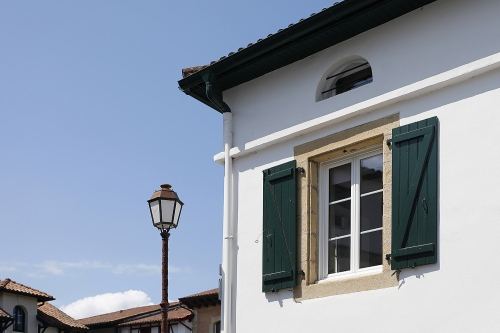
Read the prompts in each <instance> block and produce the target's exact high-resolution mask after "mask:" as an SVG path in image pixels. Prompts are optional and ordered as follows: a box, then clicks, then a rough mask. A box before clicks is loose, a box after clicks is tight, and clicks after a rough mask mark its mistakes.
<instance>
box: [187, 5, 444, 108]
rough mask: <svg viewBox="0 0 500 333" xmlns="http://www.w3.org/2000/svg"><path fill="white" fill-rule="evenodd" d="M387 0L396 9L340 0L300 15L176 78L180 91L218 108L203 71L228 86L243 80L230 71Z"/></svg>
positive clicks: (296, 42)
mask: <svg viewBox="0 0 500 333" xmlns="http://www.w3.org/2000/svg"><path fill="white" fill-rule="evenodd" d="M404 1H408V0H404ZM434 1H436V0H420V1H418V0H410V2H411V3H412V4H413V6H416V7H414V8H413V7H410V8H411V9H410V10H404V13H408V12H410V11H412V10H414V9H416V8H418V7H420V6H423V5H426V4H429V3H431V2H434ZM388 3H393V4H394V5H395V6H398V7H399V9H401V7H400V6H399V5H398V1H397V0H344V1H343V2H340V3H337V4H335V5H333V6H332V7H330V8H328V9H326V10H324V11H321V12H319V13H317V14H315V15H313V16H311V17H309V18H307V19H304V20H303V21H302V22H298V23H296V24H294V25H292V26H290V27H288V28H286V29H283V30H282V31H280V32H278V33H276V34H274V35H272V36H269V37H267V38H265V39H263V40H262V41H260V42H257V43H256V44H253V45H251V46H249V47H247V48H245V49H243V50H241V51H239V52H236V53H234V54H233V55H231V56H228V57H226V58H224V59H222V60H219V61H217V62H216V63H214V64H212V65H209V66H207V67H206V68H204V69H202V70H200V71H198V72H196V73H194V74H192V75H190V76H188V77H186V78H183V79H181V80H179V81H178V84H179V89H180V90H181V91H183V92H184V93H186V94H187V95H190V96H192V97H193V98H195V99H197V100H199V101H200V102H202V103H204V104H206V105H208V106H210V107H211V108H213V109H215V110H217V111H219V110H218V108H217V107H216V106H214V105H213V104H212V103H211V102H210V101H209V100H208V99H207V97H206V96H205V95H204V90H205V89H204V86H205V82H204V80H203V76H204V75H206V74H207V73H209V72H211V73H214V74H215V75H216V77H217V81H216V82H219V83H224V84H223V85H224V86H227V87H229V88H232V87H234V86H237V85H239V84H242V83H244V82H226V81H225V80H224V77H226V76H228V75H229V74H234V73H238V72H239V71H244V70H247V69H248V67H249V66H252V65H253V64H256V63H257V62H258V61H260V60H263V59H265V58H267V57H271V56H272V55H273V54H276V53H278V52H280V51H283V50H286V49H287V48H288V47H291V46H293V45H296V44H300V43H302V42H306V41H307V40H308V39H310V38H313V37H314V36H316V35H317V34H319V33H322V32H324V31H325V30H327V29H329V28H331V27H333V26H337V25H342V24H343V23H344V22H346V21H347V20H349V19H350V18H353V17H355V16H357V15H370V14H373V15H376V14H375V9H376V8H377V7H379V6H381V5H384V4H388ZM372 12H373V13H372ZM392 19H393V18H391V19H389V20H384V21H383V22H382V23H380V24H383V23H386V22H388V21H390V20H392ZM371 28H373V27H371ZM371 28H369V29H363V30H362V31H360V32H357V33H353V36H354V35H357V34H359V33H362V32H364V31H367V30H370V29H371ZM351 37H352V36H351ZM351 37H349V38H351ZM349 38H347V39H349ZM333 45H335V44H334V43H332V44H331V45H330V46H333ZM330 46H327V47H330ZM325 48H326V47H325ZM316 52H318V51H316ZM309 55H311V54H307V55H306V56H305V57H307V56H309ZM303 58H304V57H303ZM294 61H297V60H294ZM294 61H283V63H282V66H281V67H283V66H286V65H289V64H291V63H293V62H294ZM250 69H251V68H250ZM275 69H277V68H275ZM275 69H273V70H275ZM271 71H272V70H271ZM269 72H270V71H269ZM266 73H267V72H266ZM266 73H264V74H266ZM264 74H261V75H264ZM257 77H258V76H256V77H254V78H252V79H255V78H257ZM252 79H251V80H252ZM247 81H248V80H247ZM247 81H245V82H247ZM229 88H226V89H229ZM219 112H220V111H219Z"/></svg>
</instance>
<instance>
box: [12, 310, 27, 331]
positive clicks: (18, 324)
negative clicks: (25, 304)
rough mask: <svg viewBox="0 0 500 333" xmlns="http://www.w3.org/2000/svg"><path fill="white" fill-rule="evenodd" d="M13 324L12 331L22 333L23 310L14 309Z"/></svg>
mask: <svg viewBox="0 0 500 333" xmlns="http://www.w3.org/2000/svg"><path fill="white" fill-rule="evenodd" d="M13 312H14V315H13V317H14V323H13V325H12V330H14V331H16V332H24V323H25V315H24V310H23V309H22V308H21V307H20V306H16V307H14V311H13Z"/></svg>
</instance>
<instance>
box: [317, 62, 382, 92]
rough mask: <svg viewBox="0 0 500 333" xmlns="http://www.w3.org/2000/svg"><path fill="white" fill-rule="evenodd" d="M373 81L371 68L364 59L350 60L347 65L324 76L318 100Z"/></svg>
mask: <svg viewBox="0 0 500 333" xmlns="http://www.w3.org/2000/svg"><path fill="white" fill-rule="evenodd" d="M372 81H373V75H372V68H371V66H370V64H369V63H368V62H367V61H365V60H361V61H359V60H358V61H352V62H350V63H348V64H347V65H344V66H341V67H340V68H337V70H335V71H334V72H333V73H332V74H331V75H328V76H327V77H326V84H325V85H324V87H326V88H325V89H324V90H323V91H322V92H321V98H320V100H324V99H327V98H330V97H332V96H335V95H340V94H342V93H345V92H346V91H349V90H353V89H356V88H359V87H361V86H364V85H366V84H368V83H371V82H372Z"/></svg>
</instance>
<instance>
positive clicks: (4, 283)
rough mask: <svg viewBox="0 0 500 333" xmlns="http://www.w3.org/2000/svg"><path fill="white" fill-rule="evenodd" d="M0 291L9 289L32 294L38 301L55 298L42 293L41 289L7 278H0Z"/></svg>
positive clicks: (28, 294)
mask: <svg viewBox="0 0 500 333" xmlns="http://www.w3.org/2000/svg"><path fill="white" fill-rule="evenodd" d="M0 291H7V292H9V291H10V292H13V293H17V294H22V295H27V296H34V297H36V298H37V299H38V301H53V300H54V299H55V298H54V297H52V296H51V295H49V294H47V293H44V292H43V291H40V290H37V289H35V288H31V287H28V286H25V285H23V284H20V283H17V282H16V281H12V280H11V279H8V278H7V279H5V280H0Z"/></svg>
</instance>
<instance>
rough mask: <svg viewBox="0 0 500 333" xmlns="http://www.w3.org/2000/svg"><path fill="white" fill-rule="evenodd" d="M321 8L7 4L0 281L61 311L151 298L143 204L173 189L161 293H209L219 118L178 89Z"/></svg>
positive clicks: (214, 259)
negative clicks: (187, 76)
mask: <svg viewBox="0 0 500 333" xmlns="http://www.w3.org/2000/svg"><path fill="white" fill-rule="evenodd" d="M332 4H333V3H330V2H327V1H323V0H315V1H299V0H292V1H282V0H254V1H245V2H243V1H212V2H207V1H157V0H149V1H137V0H136V1H130V0H106V1H98V0H89V1H63V0H59V1H53V0H44V1H34V0H33V1H13V0H6V1H2V2H1V3H0V45H1V52H0V116H1V118H0V227H1V228H0V230H1V235H2V237H1V238H2V240H1V253H2V255H1V256H0V279H5V278H7V277H9V278H11V279H13V280H15V281H17V282H20V283H23V284H26V285H28V286H31V287H34V288H37V289H40V290H42V291H44V292H47V293H49V294H52V295H53V296H54V297H55V298H56V301H54V302H53V304H54V305H56V306H64V305H68V304H71V303H73V302H76V301H77V300H81V299H83V298H85V297H94V296H98V295H103V294H112V295H115V296H116V295H122V296H123V295H124V294H123V293H125V292H127V291H129V290H136V291H141V292H142V294H141V297H142V298H141V297H139V298H140V299H141V300H140V301H139V300H138V302H139V303H140V302H142V303H144V302H153V303H158V302H159V301H160V299H161V295H160V292H161V272H160V265H161V238H160V236H159V234H158V231H157V230H156V229H155V228H154V227H153V226H152V224H151V221H150V216H149V212H148V206H147V203H146V200H148V199H149V198H150V196H151V195H152V193H153V192H154V190H156V189H157V188H159V185H160V184H162V183H170V184H172V185H173V188H174V190H175V191H176V192H177V193H178V195H179V197H180V198H181V200H183V202H184V203H185V207H184V210H183V213H182V216H181V220H180V223H179V228H178V229H176V230H174V231H172V235H171V237H170V252H169V263H170V266H171V267H170V279H169V298H170V299H177V298H179V297H182V296H187V295H190V294H193V293H196V292H199V291H203V290H207V289H212V288H215V287H217V281H218V278H219V276H218V265H219V263H220V261H221V244H222V243H221V233H222V194H223V192H222V185H223V168H222V167H221V166H220V165H217V164H215V163H214V162H213V155H215V154H216V153H218V152H219V151H220V150H221V147H222V116H221V115H220V114H219V113H217V112H215V111H214V110H212V109H210V108H208V107H207V106H205V105H203V104H201V103H199V102H196V101H195V100H194V99H192V98H190V97H188V96H186V95H184V94H183V93H181V92H180V91H179V90H178V88H177V81H178V80H179V79H180V78H181V69H182V68H186V67H191V66H197V65H203V64H206V63H209V62H210V61H211V60H215V59H218V58H220V57H221V56H223V55H227V53H229V52H231V51H236V50H237V49H238V48H239V47H241V46H246V45H247V44H248V43H252V42H255V41H257V39H259V38H264V37H266V36H267V35H268V34H269V33H275V32H276V31H277V30H278V29H280V28H285V27H287V26H288V24H290V23H295V22H297V21H298V20H299V19H300V18H304V17H308V16H309V14H311V13H313V12H318V11H319V10H321V9H322V8H323V7H328V6H331V5H332ZM120 293H121V294H120ZM136 294H137V293H135V294H134V295H136ZM127 295H128V296H130V295H131V293H128V294H125V296H123V297H125V298H126V297H128V296H127ZM144 295H146V296H144ZM100 302H101V303H102V302H103V300H102V298H101V299H100ZM139 303H133V302H132V303H130V302H128V303H127V302H122V303H120V302H118V303H117V305H116V306H117V307H124V306H127V307H128V306H134V305H138V304H139ZM108 310H113V309H108ZM101 311H102V310H101Z"/></svg>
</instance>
